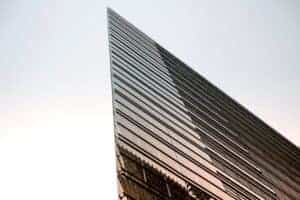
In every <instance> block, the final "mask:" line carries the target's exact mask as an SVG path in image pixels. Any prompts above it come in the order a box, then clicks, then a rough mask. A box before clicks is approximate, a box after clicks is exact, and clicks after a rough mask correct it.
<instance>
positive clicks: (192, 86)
mask: <svg viewBox="0 0 300 200" xmlns="http://www.w3.org/2000/svg"><path fill="white" fill-rule="evenodd" d="M108 31H109V50H110V62H111V63H110V64H111V80H112V89H113V108H114V126H115V138H116V153H117V166H118V169H117V170H118V181H119V182H118V183H119V198H120V199H130V200H154V199H155V200H159V199H172V200H173V199H174V200H181V199H191V200H192V199H198V200H209V199H210V200H212V199H223V200H233V199H242V200H245V199H247V200H263V199H265V200H275V199H280V200H299V199H300V151H299V148H298V147H296V146H295V145H293V144H292V143H291V142H289V141H288V140H287V139H285V138H284V137H283V136H281V135H280V134H279V133H277V132H276V131H275V130H273V129H272V128H271V127H269V126H268V125H267V124H265V123H264V122H263V121H262V120H260V119H258V118H257V117H256V116H255V115H253V114H252V113H251V112H249V111H248V110H247V109H246V108H244V107H243V106H242V105H240V104H239V103H237V102H236V101H234V100H233V99H232V98H230V97H229V96H228V95H226V94H225V93H224V92H222V91H221V90H220V89H218V88H217V87H215V86H214V85H213V84H212V83H210V82H209V81H207V80H206V79H205V78H203V77H202V76H201V75H199V74H198V73H197V72H195V71H194V70H193V69H191V68H190V67H189V66H187V65H186V64H185V63H183V62H182V61H180V60H179V59H178V58H176V57H175V56H174V55H172V54H171V53H170V52H168V51H167V50H166V49H164V48H163V47H161V46H160V45H159V44H157V43H156V42H155V41H153V40H152V39H151V38H149V37H148V36H147V35H145V34H144V33H142V32H141V31H140V30H138V29H137V28H136V27H134V26H133V25H132V24H130V23H129V22H128V21H126V20H125V19H124V18H122V17H121V16H119V15H118V14H116V13H115V12H114V11H112V10H110V9H108Z"/></svg>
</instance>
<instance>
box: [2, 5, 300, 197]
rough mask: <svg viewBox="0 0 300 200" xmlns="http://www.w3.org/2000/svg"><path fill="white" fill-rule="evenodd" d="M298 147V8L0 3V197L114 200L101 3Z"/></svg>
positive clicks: (107, 74)
mask: <svg viewBox="0 0 300 200" xmlns="http://www.w3.org/2000/svg"><path fill="white" fill-rule="evenodd" d="M107 6H110V7H112V8H113V9H115V10H116V11H117V12H119V14H121V15H122V16H124V17H125V18H127V19H128V20H130V21H131V22H132V23H133V24H135V25H136V26H137V27H139V28H140V29H141V30H143V31H144V32H145V33H147V34H148V35H150V36H151V37H152V38H154V39H155V40H156V41H157V42H159V43H160V44H161V45H163V46H164V47H165V48H166V49H168V50H170V51H171V52H173V53H174V54H175V55H176V56H177V57H179V58H180V59H181V60H183V61H185V62H186V63H187V64H189V65H190V66H191V67H193V68H194V69H195V70H197V71H198V72H200V73H201V74H202V75H204V76H205V77H206V78H207V79H208V80H210V81H211V82H213V83H215V84H216V85H217V86H218V87H220V88H221V89H222V90H224V91H225V92H226V93H227V94H229V95H230V96H232V97H233V98H234V99H236V100H237V101H238V102H240V103H242V104H243V105H245V106H246V107H247V108H249V109H250V110H251V111H253V112H254V113H255V114H257V115H258V116H259V117H261V118H262V119H263V120H265V121H266V122H267V123H268V124H270V125H271V126H272V127H274V128H275V129H277V130H278V131H279V132H281V133H282V134H283V135H284V136H285V137H287V138H288V139H290V140H291V141H292V142H294V143H295V144H296V145H298V146H299V145H300V123H299V119H300V106H299V102H300V90H299V87H300V78H299V76H300V56H299V55H298V53H299V52H300V40H299V39H300V37H299V35H300V3H299V1H296V0H282V1H277V0H274V1H271V0H266V1H261V0H251V1H250V0H249V1H233V0H232V1H213V0H209V1H208V0H207V1H202V0H195V1H192V0H185V1H174V0H172V1H171V0H165V1H158V0H157V1H154V0H152V1H138V0H136V1H130V0H127V1H122V0H119V1H115V0H112V1H99V0H98V1H96V0H95V1H89V0H86V1H80V2H79V1H71V0H69V1H67V0H65V1H63V0H62V1H50V0H48V1H33V0H26V1H25V0H24V1H22V0H19V1H17V0H2V1H1V2H0V97H1V103H0V199H5V200H12V199H13V200H15V199H16V200H17V199H18V200H19V199H31V200H37V199H39V200H40V199H45V200H47V199H49V200H50V199H51V200H52V199H57V200H60V199H74V200H76V199H102V198H101V196H103V195H104V196H105V197H106V199H114V198H115V199H116V187H114V185H115V181H116V180H115V170H114V169H115V168H114V143H113V135H112V109H111V87H110V73H109V58H108V43H107V29H106V28H107V27H106V7H107Z"/></svg>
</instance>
